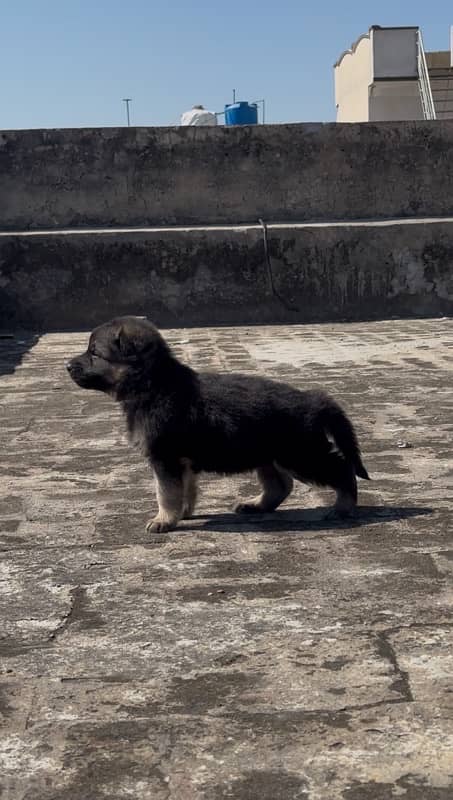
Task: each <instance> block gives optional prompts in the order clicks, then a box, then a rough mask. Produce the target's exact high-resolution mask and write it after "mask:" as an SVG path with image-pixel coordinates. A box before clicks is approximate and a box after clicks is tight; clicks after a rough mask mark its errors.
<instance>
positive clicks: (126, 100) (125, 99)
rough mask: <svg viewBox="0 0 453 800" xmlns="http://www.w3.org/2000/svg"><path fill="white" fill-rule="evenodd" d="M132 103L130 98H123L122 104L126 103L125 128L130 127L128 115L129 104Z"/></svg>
mask: <svg viewBox="0 0 453 800" xmlns="http://www.w3.org/2000/svg"><path fill="white" fill-rule="evenodd" d="M131 101H132V97H123V103H126V117H127V127H128V128H130V126H131V118H130V115H129V103H130V102H131Z"/></svg>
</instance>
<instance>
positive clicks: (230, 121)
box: [225, 102, 258, 125]
mask: <svg viewBox="0 0 453 800" xmlns="http://www.w3.org/2000/svg"><path fill="white" fill-rule="evenodd" d="M257 122H258V106H257V105H256V103H245V102H240V103H232V104H231V105H228V106H225V125H256V124H257Z"/></svg>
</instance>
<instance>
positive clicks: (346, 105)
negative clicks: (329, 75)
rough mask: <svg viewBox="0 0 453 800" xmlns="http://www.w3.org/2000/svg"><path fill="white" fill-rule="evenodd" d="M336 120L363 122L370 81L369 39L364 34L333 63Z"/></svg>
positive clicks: (365, 119) (366, 111)
mask: <svg viewBox="0 0 453 800" xmlns="http://www.w3.org/2000/svg"><path fill="white" fill-rule="evenodd" d="M334 74H335V104H336V107H337V122H367V120H368V119H369V106H368V94H369V86H370V83H371V40H370V34H369V33H367V34H364V35H363V36H361V37H360V38H359V39H357V41H356V42H355V43H354V44H353V45H352V47H351V49H350V50H346V51H345V52H344V53H343V54H342V55H341V56H340V58H339V59H338V61H337V63H336V64H335V67H334Z"/></svg>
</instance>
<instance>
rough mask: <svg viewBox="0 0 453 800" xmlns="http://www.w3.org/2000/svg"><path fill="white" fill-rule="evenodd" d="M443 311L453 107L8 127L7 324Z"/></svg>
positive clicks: (451, 204)
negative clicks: (417, 117) (427, 115)
mask: <svg viewBox="0 0 453 800" xmlns="http://www.w3.org/2000/svg"><path fill="white" fill-rule="evenodd" d="M434 217H437V218H438V219H437V221H436V220H434V219H433V218H434ZM259 218H263V219H264V220H266V221H267V222H268V223H270V224H269V248H270V254H271V262H272V269H273V276H272V278H273V281H274V285H275V287H276V289H277V294H279V295H280V297H278V296H277V294H275V293H272V290H271V276H270V275H269V264H268V263H267V261H266V257H265V248H264V242H263V231H262V229H261V228H260V226H259V225H257V220H258V219H259ZM314 220H318V222H317V223H316V224H315V223H314ZM358 220H365V221H366V222H365V224H359V222H358ZM307 221H308V222H307ZM335 221H339V222H335ZM276 223H280V224H276ZM159 226H161V227H159ZM165 226H166V227H165ZM177 226H180V227H177ZM137 227H142V229H143V230H141V231H139V230H136V229H135V228H137ZM163 227H165V229H162V228H163ZM282 298H283V300H282ZM452 312H453V122H451V121H445V122H416V123H408V122H404V123H397V124H395V123H391V124H387V123H379V124H369V123H368V124H354V125H335V124H332V125H330V124H329V125H321V124H319V125H315V124H310V125H281V126H255V127H245V128H223V127H219V128H138V129H135V128H129V129H128V128H121V129H109V128H104V129H96V130H54V131H53V130H50V131H6V132H3V133H0V328H3V329H5V328H12V327H23V328H33V329H41V330H55V329H59V328H68V327H72V328H81V327H90V326H92V325H94V324H97V323H99V322H100V321H102V320H104V319H107V318H109V317H112V316H114V315H116V314H118V313H139V314H148V315H149V316H151V317H152V318H153V319H154V320H155V321H156V323H157V324H159V325H171V326H175V325H182V326H184V325H201V324H205V325H216V324H222V323H229V324H232V323H262V322H270V323H272V322H308V321H317V320H326V321H329V320H341V319H379V318H385V317H389V316H394V315H400V316H416V315H433V314H439V313H440V314H451V313H452Z"/></svg>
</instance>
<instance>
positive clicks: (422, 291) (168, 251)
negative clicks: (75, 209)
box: [0, 221, 453, 330]
mask: <svg viewBox="0 0 453 800" xmlns="http://www.w3.org/2000/svg"><path fill="white" fill-rule="evenodd" d="M269 246H270V251H271V254H272V267H273V277H274V283H275V286H276V289H277V291H278V293H279V294H280V295H281V296H282V298H283V299H284V301H285V302H286V304H287V305H289V306H293V307H294V306H295V307H297V310H291V309H290V308H288V307H286V306H285V305H283V303H282V302H281V301H280V300H279V299H278V298H276V297H275V296H274V295H273V294H272V292H271V290H270V283H269V276H268V270H267V266H266V262H265V259H264V249H263V240H262V233H261V230H260V229H259V228H257V227H254V226H251V227H242V228H234V229H232V228H220V229H209V228H208V229H192V230H184V229H183V230H179V231H178V230H168V231H161V230H160V231H159V230H148V231H144V232H123V233H121V232H111V233H108V232H104V233H91V234H90V233H84V234H69V235H64V234H54V235H39V234H30V235H22V236H14V235H2V236H0V307H1V308H2V318H1V325H2V326H3V327H6V328H11V327H15V326H25V327H29V328H40V329H44V330H52V329H59V328H71V327H81V326H86V327H91V326H93V325H95V324H98V323H99V322H101V321H102V320H105V319H108V318H110V317H112V316H114V315H115V314H123V313H134V314H147V315H148V316H150V317H151V318H152V319H154V320H155V321H156V322H157V323H158V324H159V325H163V326H175V327H176V326H178V325H191V324H198V325H199V324H221V323H244V322H248V323H253V322H266V321H269V322H271V321H272V322H278V321H281V322H283V321H285V322H288V321H290V322H307V321H315V320H341V319H367V318H368V319H379V318H385V317H391V316H393V315H404V316H420V315H432V314H438V313H445V314H450V313H452V312H453V270H452V264H453V221H450V222H431V223H428V222H426V223H414V224H404V225H401V224H399V225H398V224H389V225H373V224H369V225H338V226H334V225H324V226H310V225H308V226H300V225H299V226H272V227H271V228H270V229H269Z"/></svg>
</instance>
